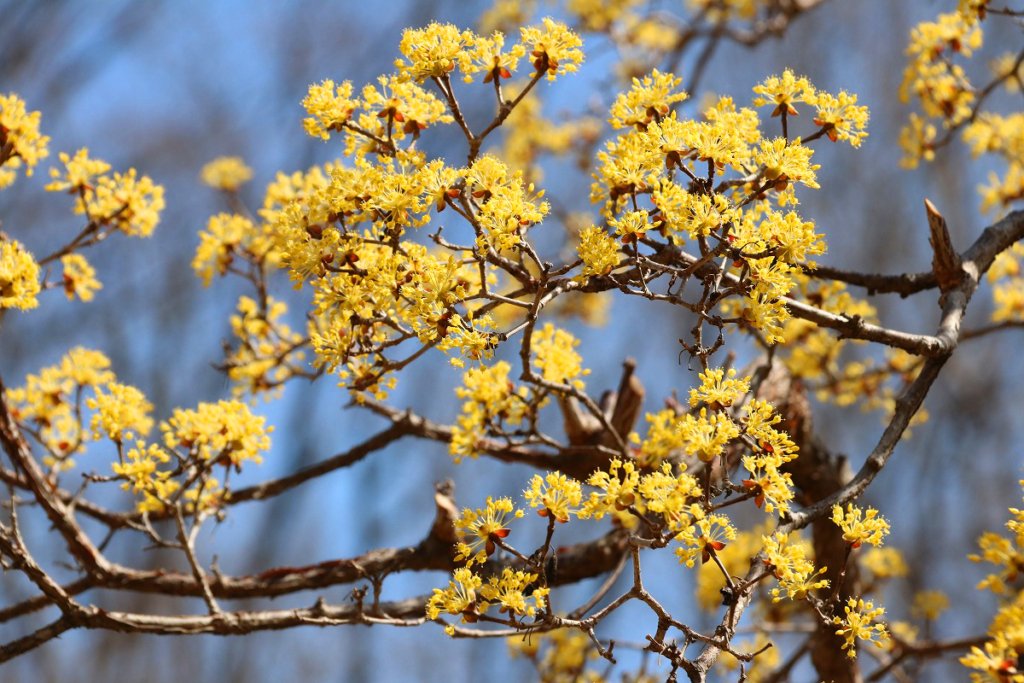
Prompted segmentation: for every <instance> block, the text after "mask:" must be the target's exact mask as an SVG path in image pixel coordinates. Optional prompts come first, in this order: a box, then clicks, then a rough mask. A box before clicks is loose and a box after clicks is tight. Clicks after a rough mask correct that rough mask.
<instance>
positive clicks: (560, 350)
mask: <svg viewBox="0 0 1024 683" xmlns="http://www.w3.org/2000/svg"><path fill="white" fill-rule="evenodd" d="M579 343H580V342H579V340H578V339H576V338H575V337H573V336H572V335H571V334H569V333H568V332H566V331H565V330H559V329H556V328H555V326H554V325H552V324H551V323H545V324H544V327H543V328H542V329H541V331H540V332H534V338H533V343H532V348H533V355H534V358H533V365H534V367H536V368H539V369H540V371H541V375H542V376H543V377H544V379H545V380H547V381H548V382H555V383H557V384H569V385H570V386H573V387H575V388H577V389H580V390H582V389H583V387H584V384H583V380H581V379H578V378H579V377H582V376H585V375H589V374H590V370H585V369H584V368H583V367H582V366H581V365H580V363H581V362H582V361H583V358H582V357H581V356H580V355H579V354H578V353H576V350H575V349H576V347H577V346H579Z"/></svg>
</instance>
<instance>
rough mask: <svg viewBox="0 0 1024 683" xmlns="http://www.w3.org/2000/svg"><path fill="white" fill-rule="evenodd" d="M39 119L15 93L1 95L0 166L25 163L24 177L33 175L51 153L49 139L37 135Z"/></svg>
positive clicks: (10, 166)
mask: <svg viewBox="0 0 1024 683" xmlns="http://www.w3.org/2000/svg"><path fill="white" fill-rule="evenodd" d="M41 118H42V114H40V113H39V112H37V111H34V112H31V113H29V112H28V111H26V109H25V101H24V100H22V99H21V98H20V97H18V96H17V95H15V94H14V93H8V94H7V95H0V166H4V165H5V164H6V165H7V166H8V167H9V168H17V167H19V166H21V165H22V164H24V166H25V175H32V169H33V167H34V166H35V165H36V164H38V163H39V160H40V159H44V158H46V156H47V155H49V153H50V151H49V149H48V148H47V144H49V142H50V138H49V137H47V136H45V135H40V133H39V120H40V119H41ZM12 161H13V162H15V163H11V162H12ZM11 182H13V178H8V179H7V181H6V182H5V183H4V186H6V185H9V184H10V183H11Z"/></svg>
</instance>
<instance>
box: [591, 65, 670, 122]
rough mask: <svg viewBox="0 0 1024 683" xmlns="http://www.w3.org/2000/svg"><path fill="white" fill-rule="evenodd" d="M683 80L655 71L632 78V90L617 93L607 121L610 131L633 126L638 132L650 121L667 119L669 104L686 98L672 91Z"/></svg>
mask: <svg viewBox="0 0 1024 683" xmlns="http://www.w3.org/2000/svg"><path fill="white" fill-rule="evenodd" d="M682 80H683V79H681V78H676V77H675V76H674V75H673V74H670V73H661V72H660V71H658V70H657V69H655V70H654V71H653V72H652V73H651V74H650V75H649V76H644V77H643V80H641V79H639V78H634V79H633V87H632V88H630V89H629V90H628V91H627V92H624V93H619V95H618V96H617V97H616V98H615V102H614V103H612V107H611V118H610V119H608V122H609V123H611V124H612V128H629V127H631V126H635V127H636V128H637V129H638V130H641V131H642V130H645V129H646V128H647V124H649V123H650V122H651V121H653V120H655V119H661V118H662V117H664V116H667V115H668V113H669V111H670V110H671V105H672V104H674V103H676V102H682V101H683V100H685V99H686V98H687V97H689V96H688V95H687V94H686V93H685V92H683V91H682V90H680V91H678V92H674V91H675V89H676V88H677V87H678V86H679V84H680V83H682Z"/></svg>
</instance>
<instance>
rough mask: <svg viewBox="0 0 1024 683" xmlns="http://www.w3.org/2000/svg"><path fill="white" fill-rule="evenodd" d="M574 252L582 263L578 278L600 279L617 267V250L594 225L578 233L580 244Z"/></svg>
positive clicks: (615, 245)
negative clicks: (595, 277)
mask: <svg viewBox="0 0 1024 683" xmlns="http://www.w3.org/2000/svg"><path fill="white" fill-rule="evenodd" d="M576 252H577V253H578V254H579V257H580V259H581V260H582V261H583V270H582V271H581V273H580V275H579V277H580V279H582V280H584V281H585V280H586V279H588V278H590V277H594V276H597V277H602V276H604V275H607V274H608V273H610V272H611V271H612V270H613V269H614V268H615V267H616V266H618V265H619V248H618V245H617V244H616V243H615V240H613V239H612V238H611V237H610V236H609V235H608V233H607V232H605V231H604V230H603V229H602V228H599V227H597V226H596V225H594V226H591V227H589V228H584V229H583V230H581V231H580V244H579V246H578V247H576Z"/></svg>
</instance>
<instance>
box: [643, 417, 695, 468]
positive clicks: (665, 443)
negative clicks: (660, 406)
mask: <svg viewBox="0 0 1024 683" xmlns="http://www.w3.org/2000/svg"><path fill="white" fill-rule="evenodd" d="M646 419H647V422H649V423H650V424H649V425H648V427H647V437H646V438H645V439H644V440H643V441H642V442H641V441H640V435H639V434H637V433H636V432H633V433H631V434H630V440H631V441H633V443H637V444H639V445H640V452H639V453H637V462H639V464H640V465H642V466H644V467H657V466H658V465H659V464H660V463H661V462H662V461H663V460H665V459H666V458H668V457H670V456H671V455H672V453H673V452H675V451H682V450H683V448H684V447H685V440H684V439H683V437H682V435H681V434H680V433H679V430H678V429H676V422H677V421H678V419H679V416H678V415H677V414H676V411H674V410H671V409H665V410H661V411H658V412H657V413H647V415H646Z"/></svg>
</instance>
